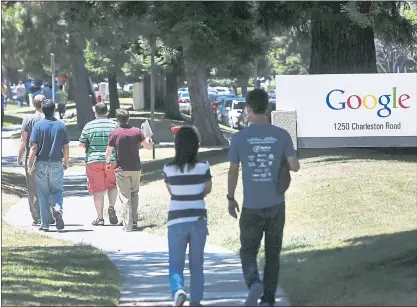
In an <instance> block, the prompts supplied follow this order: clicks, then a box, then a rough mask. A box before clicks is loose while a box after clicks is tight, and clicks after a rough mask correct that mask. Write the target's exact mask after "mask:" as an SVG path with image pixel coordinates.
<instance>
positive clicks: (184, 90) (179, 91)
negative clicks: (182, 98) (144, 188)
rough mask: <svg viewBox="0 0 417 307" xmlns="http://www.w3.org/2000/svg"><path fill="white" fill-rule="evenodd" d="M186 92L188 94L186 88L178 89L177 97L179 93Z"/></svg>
mask: <svg viewBox="0 0 417 307" xmlns="http://www.w3.org/2000/svg"><path fill="white" fill-rule="evenodd" d="M184 92H187V93H188V87H180V88H179V89H178V95H179V94H181V93H184Z"/></svg>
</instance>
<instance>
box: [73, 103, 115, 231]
mask: <svg viewBox="0 0 417 307" xmlns="http://www.w3.org/2000/svg"><path fill="white" fill-rule="evenodd" d="M107 113H108V110H107V105H106V104H105V103H104V102H99V103H97V104H96V106H95V115H96V119H94V120H92V121H91V122H89V123H87V124H86V125H85V127H84V129H83V131H82V132H81V136H80V139H79V141H80V146H81V147H83V148H85V150H86V154H85V162H86V173H87V181H88V192H89V193H91V194H93V195H94V205H95V207H96V211H97V219H96V220H94V221H93V223H92V224H93V225H94V226H104V218H103V208H104V192H105V191H107V196H108V198H109V208H108V213H109V220H110V224H112V225H116V224H117V223H118V220H117V215H116V211H115V209H114V205H115V203H116V199H117V188H116V177H115V173H114V169H115V167H116V163H115V162H116V152H115V151H112V152H111V156H110V160H109V162H110V163H109V165H108V166H106V149H107V144H108V141H109V136H110V133H111V132H112V131H113V130H114V129H116V128H117V123H116V122H115V121H113V120H111V119H108V118H107V117H106V116H107Z"/></svg>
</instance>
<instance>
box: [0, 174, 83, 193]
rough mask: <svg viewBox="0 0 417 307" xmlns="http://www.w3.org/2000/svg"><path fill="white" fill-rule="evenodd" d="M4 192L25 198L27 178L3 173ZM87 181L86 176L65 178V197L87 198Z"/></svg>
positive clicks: (2, 184)
mask: <svg viewBox="0 0 417 307" xmlns="http://www.w3.org/2000/svg"><path fill="white" fill-rule="evenodd" d="M1 187H2V192H4V193H7V194H13V195H17V196H19V197H23V196H25V195H26V194H27V187H26V178H25V176H24V175H22V174H17V173H13V172H2V176H1ZM86 195H89V194H88V191H87V179H86V177H85V176H71V175H70V176H65V177H64V197H68V196H86Z"/></svg>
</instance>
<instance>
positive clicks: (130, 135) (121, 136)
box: [106, 109, 152, 231]
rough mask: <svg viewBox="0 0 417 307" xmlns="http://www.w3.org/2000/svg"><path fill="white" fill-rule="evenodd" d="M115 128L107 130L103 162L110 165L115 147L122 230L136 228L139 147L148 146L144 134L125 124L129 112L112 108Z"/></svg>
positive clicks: (139, 164)
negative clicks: (115, 123) (108, 132)
mask: <svg viewBox="0 0 417 307" xmlns="http://www.w3.org/2000/svg"><path fill="white" fill-rule="evenodd" d="M116 119H117V122H118V123H119V127H118V128H116V129H115V130H113V131H112V132H111V133H110V137H109V142H108V146H107V149H106V164H107V167H108V168H111V167H112V166H111V158H112V155H113V154H112V153H113V149H116V168H115V171H116V186H117V191H118V195H119V200H120V203H121V205H122V218H123V226H124V227H123V230H125V231H132V230H137V229H138V206H139V195H138V193H139V184H140V174H141V163H140V157H139V148H140V145H141V144H142V145H143V147H144V148H146V149H152V143H151V140H150V138H148V137H145V135H144V134H143V132H142V130H141V129H139V128H136V127H132V126H131V125H129V123H128V122H129V112H128V111H127V110H124V109H118V110H116Z"/></svg>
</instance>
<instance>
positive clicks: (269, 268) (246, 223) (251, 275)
mask: <svg viewBox="0 0 417 307" xmlns="http://www.w3.org/2000/svg"><path fill="white" fill-rule="evenodd" d="M239 224H240V244H241V248H240V259H241V262H242V270H243V276H244V278H245V282H246V285H247V286H248V288H249V287H250V286H251V285H252V284H253V283H254V282H257V281H260V277H259V271H258V265H257V256H258V252H259V247H260V245H261V240H262V237H263V234H264V233H265V267H264V280H263V284H264V294H263V297H262V302H268V303H269V304H274V303H275V293H276V291H277V286H278V275H279V258H280V253H281V247H282V237H283V231H284V224H285V202H284V203H281V204H279V205H277V206H274V207H270V208H264V209H247V208H243V209H242V214H241V216H240V222H239Z"/></svg>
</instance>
